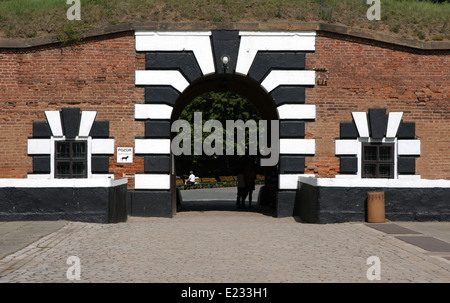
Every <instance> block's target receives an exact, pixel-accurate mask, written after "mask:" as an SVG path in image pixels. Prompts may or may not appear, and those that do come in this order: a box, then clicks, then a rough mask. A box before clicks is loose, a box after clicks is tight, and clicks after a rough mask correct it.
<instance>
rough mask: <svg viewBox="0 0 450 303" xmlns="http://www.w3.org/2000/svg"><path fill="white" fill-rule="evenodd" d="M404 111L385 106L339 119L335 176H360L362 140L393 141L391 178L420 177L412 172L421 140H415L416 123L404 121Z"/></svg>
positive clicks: (418, 153)
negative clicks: (338, 165)
mask: <svg viewBox="0 0 450 303" xmlns="http://www.w3.org/2000/svg"><path fill="white" fill-rule="evenodd" d="M402 116H403V112H390V113H389V114H388V115H386V109H384V108H372V109H369V112H368V114H367V113H366V112H353V113H352V117H353V121H351V122H341V124H340V138H338V139H336V140H335V154H336V156H338V157H339V158H340V166H341V169H340V170H341V174H343V175H337V176H336V177H345V178H348V177H354V178H361V152H362V148H361V144H362V143H364V142H387V143H394V178H395V179H398V178H420V176H419V175H415V159H416V157H418V156H420V140H418V139H416V134H415V123H414V122H403V120H402Z"/></svg>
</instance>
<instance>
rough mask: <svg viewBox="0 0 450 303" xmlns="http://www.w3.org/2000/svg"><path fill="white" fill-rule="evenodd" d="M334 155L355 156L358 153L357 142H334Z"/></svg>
mask: <svg viewBox="0 0 450 303" xmlns="http://www.w3.org/2000/svg"><path fill="white" fill-rule="evenodd" d="M334 143H335V154H336V155H356V154H358V151H359V146H360V145H359V143H358V140H336V141H335V142H334Z"/></svg>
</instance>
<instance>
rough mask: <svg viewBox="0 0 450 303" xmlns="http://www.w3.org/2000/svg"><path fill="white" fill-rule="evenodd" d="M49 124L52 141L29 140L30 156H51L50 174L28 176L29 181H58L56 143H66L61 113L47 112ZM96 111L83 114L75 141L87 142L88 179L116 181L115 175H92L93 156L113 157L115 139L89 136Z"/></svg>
mask: <svg viewBox="0 0 450 303" xmlns="http://www.w3.org/2000/svg"><path fill="white" fill-rule="evenodd" d="M45 116H46V118H47V122H48V124H49V126H50V129H51V132H52V134H53V135H52V136H51V137H50V139H48V138H47V139H41V138H31V139H28V146H27V152H28V155H30V156H32V155H50V174H28V176H27V178H28V179H57V178H55V157H56V156H55V154H56V152H55V142H56V141H64V140H66V137H65V136H63V130H62V123H61V115H60V111H45ZM96 116H97V112H96V111H83V112H81V118H80V126H79V132H78V136H77V137H75V141H86V143H87V160H86V163H87V179H102V178H107V179H114V174H92V169H91V168H92V165H91V157H92V155H113V154H114V139H112V138H101V139H100V138H99V139H97V138H92V137H90V136H89V133H90V131H91V128H92V125H93V123H94V120H95V117H96ZM83 179H84V178H83Z"/></svg>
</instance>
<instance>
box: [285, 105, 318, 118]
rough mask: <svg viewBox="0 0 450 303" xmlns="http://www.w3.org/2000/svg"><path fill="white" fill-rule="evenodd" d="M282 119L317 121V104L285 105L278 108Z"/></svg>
mask: <svg viewBox="0 0 450 303" xmlns="http://www.w3.org/2000/svg"><path fill="white" fill-rule="evenodd" d="M277 111H278V116H279V118H280V119H315V118H316V105H315V104H285V105H281V106H278V107H277Z"/></svg>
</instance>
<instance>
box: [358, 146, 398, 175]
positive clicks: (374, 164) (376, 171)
mask: <svg viewBox="0 0 450 303" xmlns="http://www.w3.org/2000/svg"><path fill="white" fill-rule="evenodd" d="M362 177H363V178H393V177H394V144H393V143H363V144H362Z"/></svg>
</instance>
